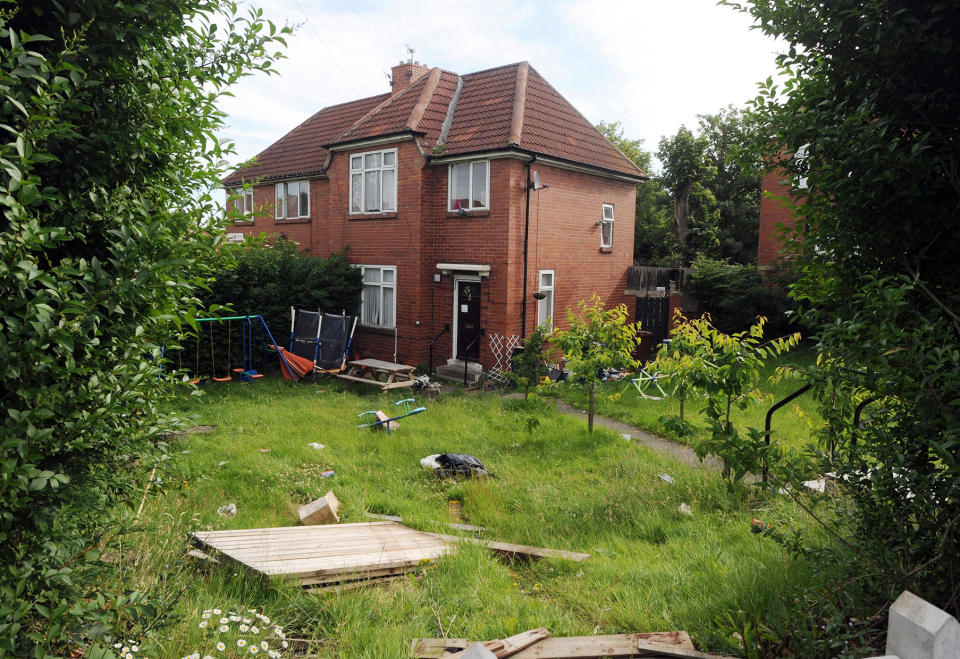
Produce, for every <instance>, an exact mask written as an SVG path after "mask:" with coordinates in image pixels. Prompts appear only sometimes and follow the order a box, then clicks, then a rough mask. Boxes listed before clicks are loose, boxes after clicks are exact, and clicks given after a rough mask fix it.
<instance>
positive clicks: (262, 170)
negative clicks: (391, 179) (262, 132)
mask: <svg viewBox="0 0 960 659" xmlns="http://www.w3.org/2000/svg"><path fill="white" fill-rule="evenodd" d="M461 82H462V87H461V89H460V94H459V96H457V95H456V89H457V86H458V84H459V83H461ZM454 100H455V101H456V103H455V105H453V106H452V108H451V104H453V102H454ZM451 109H452V112H453V121H452V123H451V124H450V127H449V130H448V132H447V135H446V141H445V143H444V144H443V150H442V153H443V155H444V156H449V155H457V154H468V153H480V152H484V151H493V150H498V149H508V148H514V149H516V148H519V149H521V150H524V151H529V152H532V153H535V154H540V155H544V156H550V157H554V158H558V159H561V160H566V161H570V162H574V163H581V164H584V165H589V166H593V167H598V168H601V169H604V170H608V171H613V172H618V173H622V174H627V175H630V176H636V177H643V176H645V174H644V172H643V171H642V170H640V169H639V168H638V167H637V166H636V165H635V164H634V163H633V162H632V161H631V160H630V159H629V158H627V157H626V156H625V155H623V153H621V152H620V150H619V149H617V148H616V147H615V146H614V145H613V144H611V143H610V142H609V141H608V140H607V139H606V138H605V137H604V136H603V135H601V134H600V132H599V131H597V129H596V128H594V126H593V124H591V123H590V122H589V121H587V119H586V118H584V116H583V115H582V114H580V113H579V112H577V110H576V109H575V108H574V107H573V106H572V105H570V103H569V102H568V101H567V100H566V99H565V98H563V96H561V95H560V94H559V93H558V92H557V91H556V90H555V89H554V88H553V87H552V86H550V84H549V83H548V82H547V81H546V80H544V79H543V77H542V76H541V75H540V74H539V73H537V71H536V70H535V69H534V68H533V67H531V66H530V65H529V64H527V63H526V62H520V63H517V64H508V65H506V66H500V67H497V68H494V69H488V70H486V71H478V72H476V73H470V74H468V75H465V76H463V77H462V78H460V77H459V76H457V75H456V74H455V73H451V72H449V71H442V70H440V69H431V71H430V73H429V74H427V75H425V76H423V77H421V78H420V79H418V80H417V81H416V82H414V83H413V84H412V85H410V86H409V87H406V88H405V89H403V90H401V91H399V92H398V93H396V94H393V95H392V96H391V95H389V94H383V95H380V96H373V97H370V98H366V99H362V100H360V101H354V102H353V103H345V104H343V105H335V106H331V107H329V108H324V109H323V110H321V111H320V112H318V113H317V114H315V115H314V116H312V117H311V118H310V119H308V120H307V121H305V122H303V123H302V124H300V125H299V126H297V127H296V128H294V129H293V130H292V131H290V132H289V133H287V134H286V135H285V136H284V137H282V138H281V139H280V140H279V141H277V142H276V143H275V144H273V145H271V146H270V147H269V148H267V149H266V150H265V151H263V152H262V153H261V154H260V155H259V156H257V163H256V164H254V165H252V166H251V167H249V168H245V169H243V170H238V171H236V172H234V173H233V174H231V175H230V176H229V177H227V179H225V180H224V183H225V184H226V185H235V184H237V183H239V182H240V181H241V173H242V178H244V179H246V180H251V179H254V178H276V177H286V176H300V175H311V174H318V173H321V172H322V171H323V166H324V163H325V161H326V158H327V154H328V149H327V147H329V146H332V145H334V144H340V143H349V142H353V141H360V140H364V139H369V138H374V137H378V136H384V135H393V134H399V133H404V132H412V133H416V134H417V135H418V139H419V140H420V142H421V144H423V146H424V147H425V148H426V149H427V150H429V149H431V148H432V147H433V146H435V145H437V143H438V141H439V139H440V137H441V132H442V129H443V124H444V122H445V120H446V118H447V116H448V115H449V113H450V111H451Z"/></svg>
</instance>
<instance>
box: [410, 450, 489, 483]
mask: <svg viewBox="0 0 960 659" xmlns="http://www.w3.org/2000/svg"><path fill="white" fill-rule="evenodd" d="M420 464H421V465H422V466H423V467H424V469H427V470H430V471H432V472H433V473H435V474H436V475H437V476H439V477H440V478H448V477H452V476H467V477H469V476H490V477H493V473H492V472H490V471H487V468H486V467H485V466H484V465H483V463H482V462H480V461H479V460H478V459H476V458H475V457H473V456H472V455H467V454H465V453H438V454H434V455H428V456H427V457H425V458H423V459H422V460H421V461H420Z"/></svg>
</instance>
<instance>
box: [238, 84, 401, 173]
mask: <svg viewBox="0 0 960 659" xmlns="http://www.w3.org/2000/svg"><path fill="white" fill-rule="evenodd" d="M388 98H390V94H380V95H379V96H371V97H369V98H363V99H360V100H359V101H350V102H349V103H342V104H340V105H331V106H330V107H326V108H324V109H322V110H320V111H319V112H317V113H316V114H315V115H313V116H312V117H310V118H309V119H307V120H306V121H304V122H303V123H302V124H300V125H299V126H297V127H296V128H294V129H293V130H291V131H290V132H289V133H287V134H286V135H284V136H283V137H281V138H280V139H279V140H277V141H276V142H274V143H273V144H271V145H270V146H268V147H267V148H266V149H264V150H263V151H261V152H260V153H259V154H258V155H257V157H256V162H255V163H254V164H252V165H250V166H249V167H244V168H242V169H238V170H236V171H234V172H233V173H232V174H230V175H229V176H228V177H227V178H225V179H224V180H223V183H224V185H227V186H230V185H240V184H241V183H243V181H244V180H246V181H253V180H256V179H270V178H280V177H289V176H309V175H312V174H319V173H321V172H322V171H323V167H324V163H325V162H326V160H327V153H328V151H327V149H325V148H323V146H322V145H324V144H326V143H327V142H330V141H331V140H332V139H333V138H334V137H335V136H336V135H338V134H340V133H341V132H342V131H343V130H345V129H346V128H347V127H349V126H350V125H352V124H353V123H354V122H355V121H356V120H357V119H359V118H360V117H362V116H363V115H365V114H366V113H367V112H369V111H370V109H371V108H374V107H376V106H377V105H378V104H380V103H382V102H383V101H385V100H386V99H388Z"/></svg>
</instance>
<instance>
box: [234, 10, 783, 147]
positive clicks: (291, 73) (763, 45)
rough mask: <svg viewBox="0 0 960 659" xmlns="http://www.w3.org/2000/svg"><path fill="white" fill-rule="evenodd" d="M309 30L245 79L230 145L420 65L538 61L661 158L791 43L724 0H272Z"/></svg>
mask: <svg viewBox="0 0 960 659" xmlns="http://www.w3.org/2000/svg"><path fill="white" fill-rule="evenodd" d="M259 4H260V6H262V7H263V8H264V13H265V14H266V16H267V17H268V18H270V19H271V20H273V21H274V22H276V23H279V24H283V23H285V22H286V23H292V24H295V25H298V27H297V30H296V33H295V34H294V36H293V37H291V38H290V39H289V40H288V43H289V48H288V49H287V50H286V55H287V59H285V60H282V61H281V62H279V64H278V65H277V70H278V72H279V75H274V76H269V77H268V76H259V75H258V76H256V77H251V78H248V79H246V80H244V81H243V82H241V83H240V84H239V85H238V86H237V87H236V88H235V89H234V93H235V97H233V98H228V99H226V101H225V102H224V104H223V105H222V108H223V109H224V110H225V111H226V112H227V114H228V119H227V122H228V127H227V130H226V131H224V136H225V137H227V138H229V139H232V140H234V141H235V142H236V148H237V151H238V155H239V156H240V158H241V159H245V158H249V157H251V156H254V155H256V154H257V153H259V152H260V151H261V150H263V149H264V148H265V147H267V146H269V145H270V144H271V143H272V142H274V141H276V140H277V139H279V138H280V137H282V136H283V135H284V134H285V133H286V132H288V131H289V130H290V129H292V128H294V127H295V126H296V125H297V124H299V123H300V122H302V121H303V120H304V119H306V118H307V117H309V116H310V115H311V114H313V113H314V112H316V111H317V110H319V109H320V108H322V107H325V106H327V105H333V104H336V103H342V102H344V101H350V100H354V99H357V98H362V97H365V96H372V95H375V94H381V93H383V92H385V91H388V90H389V83H388V80H387V76H386V75H385V74H386V73H389V71H390V67H392V66H393V65H395V64H397V63H398V62H399V61H400V60H402V59H406V57H407V52H406V45H407V44H409V45H410V46H411V47H412V48H414V49H415V53H414V59H415V60H417V61H419V62H422V63H424V64H426V65H428V66H431V67H432V66H439V67H441V68H444V69H447V70H450V71H454V72H456V73H459V74H465V73H470V72H473V71H480V70H483V69H488V68H491V67H495V66H500V65H502V64H508V63H512V62H518V61H521V60H527V61H528V62H530V64H531V65H532V66H533V67H534V68H536V69H537V71H539V72H540V73H541V74H542V75H543V76H544V77H545V78H546V79H547V80H548V81H549V82H550V84H552V85H553V86H554V87H555V88H556V89H557V91H559V92H560V93H561V94H563V95H564V96H565V97H566V98H567V100H569V101H570V102H571V103H572V104H573V105H574V106H575V107H576V108H577V109H578V110H580V112H582V113H583V114H584V115H585V116H586V117H587V119H589V120H590V121H591V122H593V123H598V122H600V121H611V122H612V121H620V122H622V123H623V126H624V133H625V135H626V136H627V137H630V138H642V139H643V140H644V146H645V148H646V149H647V150H649V151H656V148H657V143H658V142H659V140H660V138H661V137H662V136H664V135H671V134H673V133H675V132H676V130H677V129H678V128H679V127H680V126H681V125H682V124H686V125H687V126H688V127H689V128H693V127H694V126H696V123H697V119H696V116H697V115H698V114H709V113H715V112H717V111H718V110H720V109H721V108H723V107H725V106H726V105H728V104H731V103H732V104H734V105H738V106H742V105H743V104H744V102H745V101H746V100H747V99H748V98H750V97H752V96H754V95H755V93H756V83H757V82H758V81H760V80H763V79H765V78H766V77H767V76H769V75H772V74H773V73H774V71H775V62H774V58H775V56H776V54H777V53H778V52H781V51H782V50H783V49H784V48H785V46H784V45H783V43H780V42H777V41H774V40H772V39H770V38H768V37H766V36H764V35H763V34H761V33H760V32H759V31H758V30H751V29H750V24H751V21H750V19H749V17H748V16H746V15H744V14H741V13H738V12H736V11H734V10H732V9H730V8H728V7H719V6H717V5H716V4H715V1H714V0H595V1H588V0H554V1H549V0H529V1H527V2H524V1H522V0H462V1H460V0H446V1H445V2H437V0H429V1H428V0H402V1H387V0H351V1H350V2H343V1H338V0H265V1H264V0H260V2H259Z"/></svg>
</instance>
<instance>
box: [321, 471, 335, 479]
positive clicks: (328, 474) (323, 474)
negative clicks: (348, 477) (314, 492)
mask: <svg viewBox="0 0 960 659" xmlns="http://www.w3.org/2000/svg"><path fill="white" fill-rule="evenodd" d="M336 473H337V472H335V471H334V470H333V469H328V470H327V471H322V472H320V476H321V477H323V478H330V477H331V476H333V475H334V474H336Z"/></svg>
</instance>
